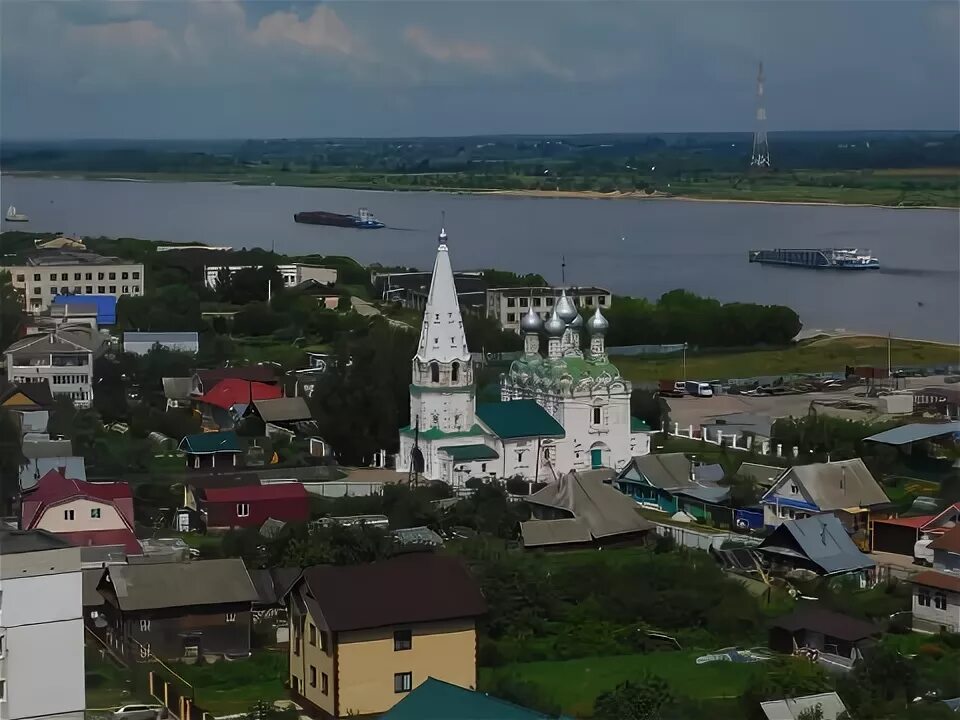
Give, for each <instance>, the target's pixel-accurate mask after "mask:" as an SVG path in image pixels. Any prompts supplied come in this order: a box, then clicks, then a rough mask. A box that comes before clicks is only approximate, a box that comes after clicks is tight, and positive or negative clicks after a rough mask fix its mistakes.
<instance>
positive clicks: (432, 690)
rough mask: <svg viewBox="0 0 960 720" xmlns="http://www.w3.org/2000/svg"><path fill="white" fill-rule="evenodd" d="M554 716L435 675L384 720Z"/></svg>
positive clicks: (535, 719)
mask: <svg viewBox="0 0 960 720" xmlns="http://www.w3.org/2000/svg"><path fill="white" fill-rule="evenodd" d="M551 717H552V716H551V715H544V714H543V713H540V712H537V711H536V710H528V709H527V708H524V707H520V706H519V705H514V704H513V703H510V702H507V701H506V700H500V699H499V698H495V697H490V696H489V695H486V694H484V693H481V692H475V691H473V690H467V689H465V688H462V687H458V686H456V685H451V684H450V683H446V682H443V681H441V680H437V679H436V678H432V677H431V678H427V679H426V680H424V681H423V682H422V683H421V684H420V685H419V686H417V687H416V688H415V689H414V690H413V692H411V693H410V694H409V695H407V696H406V697H405V698H403V700H401V701H400V702H398V703H397V704H396V705H394V706H393V708H391V709H390V710H389V711H388V712H387V713H386V714H385V715H381V716H380V720H549V719H550V718H551Z"/></svg>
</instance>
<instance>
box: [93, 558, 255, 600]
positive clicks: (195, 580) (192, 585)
mask: <svg viewBox="0 0 960 720" xmlns="http://www.w3.org/2000/svg"><path fill="white" fill-rule="evenodd" d="M107 576H108V577H109V578H110V581H111V582H112V584H113V590H114V592H115V593H116V596H117V603H118V604H119V606H120V609H121V610H124V611H135V610H153V609H157V608H168V607H186V606H190V605H218V604H226V603H246V602H253V601H254V600H256V599H257V591H256V589H255V588H254V587H253V582H252V581H251V580H250V576H249V575H248V574H247V569H246V567H244V565H243V560H240V559H239V558H227V559H223V560H193V561H191V562H170V563H154V564H145V565H112V566H110V567H108V568H107ZM105 581H106V580H104V582H105Z"/></svg>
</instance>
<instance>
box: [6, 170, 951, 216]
mask: <svg viewBox="0 0 960 720" xmlns="http://www.w3.org/2000/svg"><path fill="white" fill-rule="evenodd" d="M948 170H955V169H949V168H948V169H945V170H944V172H945V173H947V174H948V175H950V174H952V173H949V172H947V171H948ZM3 174H4V175H9V176H11V177H37V178H54V179H83V180H100V181H109V182H221V183H232V184H235V185H246V186H263V187H271V186H277V187H303V188H329V189H343V190H365V191H376V192H436V193H450V194H454V195H499V196H505V197H510V196H513V197H532V198H563V199H589V200H685V201H694V202H713V203H747V204H763V205H770V204H773V205H837V206H843V207H877V208H894V209H917V210H956V209H960V180H958V183H957V186H956V187H955V188H951V189H949V190H943V189H936V190H925V189H917V188H912V187H909V186H910V184H911V181H910V178H913V176H912V175H898V176H897V177H898V182H900V183H902V187H887V186H883V187H845V186H842V185H841V186H816V185H806V184H802V185H791V184H789V183H786V184H785V183H783V182H781V180H780V179H777V180H776V182H774V181H773V179H772V177H771V178H764V177H762V176H761V177H757V178H752V179H750V180H749V181H748V182H747V183H746V185H747V186H745V185H744V184H741V183H736V184H734V185H730V184H728V182H727V181H726V180H720V179H717V180H707V181H702V182H693V181H691V182H682V181H681V182H676V183H670V184H668V187H670V190H669V191H664V190H655V189H653V188H648V189H638V190H626V191H620V190H612V191H609V192H603V191H600V190H560V189H555V190H544V189H538V188H496V187H488V188H484V187H473V186H464V185H459V184H455V183H450V184H444V183H443V182H442V181H443V180H444V179H446V178H450V179H453V178H454V177H457V176H454V175H444V174H435V175H430V176H429V178H430V180H431V181H440V182H439V183H438V184H432V182H431V183H429V184H428V183H425V182H424V181H423V180H424V178H423V176H417V175H412V176H410V175H384V176H378V177H376V178H370V177H369V176H364V177H363V178H357V177H353V176H350V175H347V174H311V173H298V172H269V173H261V172H252V171H239V172H225V173H193V172H190V173H122V174H118V173H106V172H55V171H28V170H18V171H14V172H6V173H3ZM919 177H926V175H920V176H919ZM457 179H459V178H457Z"/></svg>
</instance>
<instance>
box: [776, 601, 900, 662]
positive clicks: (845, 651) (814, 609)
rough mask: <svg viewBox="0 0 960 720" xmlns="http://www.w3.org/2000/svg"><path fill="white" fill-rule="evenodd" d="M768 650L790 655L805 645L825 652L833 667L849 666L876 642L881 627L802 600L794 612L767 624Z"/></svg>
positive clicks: (823, 653) (820, 652)
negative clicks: (832, 662)
mask: <svg viewBox="0 0 960 720" xmlns="http://www.w3.org/2000/svg"><path fill="white" fill-rule="evenodd" d="M768 627H769V635H768V644H769V646H770V649H771V650H775V651H776V652H780V653H787V654H789V655H793V654H795V653H797V651H799V650H802V649H804V648H808V649H810V650H816V651H817V652H818V653H819V654H821V655H827V656H828V657H827V658H825V660H827V661H831V660H832V661H834V663H835V665H834V667H838V668H847V669H848V668H849V666H850V665H852V663H854V662H855V661H857V660H860V659H862V658H863V651H864V650H865V649H867V648H869V647H870V646H871V645H873V644H874V643H875V641H876V640H877V638H879V636H880V635H881V628H879V627H877V626H876V625H874V624H873V623H868V622H866V621H864V620H860V619H859V618H855V617H850V616H849V615H842V614H840V613H837V612H833V611H832V610H828V609H826V608H824V607H821V606H819V605H817V604H816V603H810V602H808V601H806V600H804V601H801V603H800V604H798V605H797V607H796V609H794V610H793V612H791V613H788V614H786V615H782V616H780V617H778V618H776V619H774V620H773V621H771V622H770V624H769V626H768Z"/></svg>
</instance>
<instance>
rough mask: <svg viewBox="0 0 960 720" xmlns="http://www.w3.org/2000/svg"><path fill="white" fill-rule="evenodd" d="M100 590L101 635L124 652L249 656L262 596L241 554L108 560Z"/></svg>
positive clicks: (136, 655) (192, 657)
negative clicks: (253, 608) (254, 616)
mask: <svg viewBox="0 0 960 720" xmlns="http://www.w3.org/2000/svg"><path fill="white" fill-rule="evenodd" d="M97 591H98V592H99V593H100V594H101V595H103V598H104V603H103V605H102V607H101V609H100V611H101V613H102V617H103V622H101V623H99V628H98V635H101V636H102V638H101V639H102V640H103V641H104V642H105V643H106V644H107V645H108V646H109V647H110V648H111V649H112V650H113V651H114V652H115V653H116V654H117V655H119V656H121V657H124V658H127V659H131V660H136V659H146V658H148V657H150V655H154V656H156V657H159V658H161V659H163V660H182V661H184V662H191V661H196V660H197V659H198V658H199V657H201V656H203V657H206V658H208V659H212V658H217V657H224V656H226V657H231V658H238V657H246V656H248V655H249V654H250V626H251V614H252V613H251V606H252V604H253V603H254V602H255V601H256V600H257V599H258V595H257V591H256V589H255V588H254V586H253V582H251V580H250V575H248V574H247V569H246V567H245V566H244V564H243V560H240V559H239V558H229V559H223V560H195V561H192V562H165V563H146V564H142V565H111V566H108V567H107V568H106V570H104V573H103V577H102V578H101V579H100V582H99V584H98V585H97ZM85 604H86V603H85Z"/></svg>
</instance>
